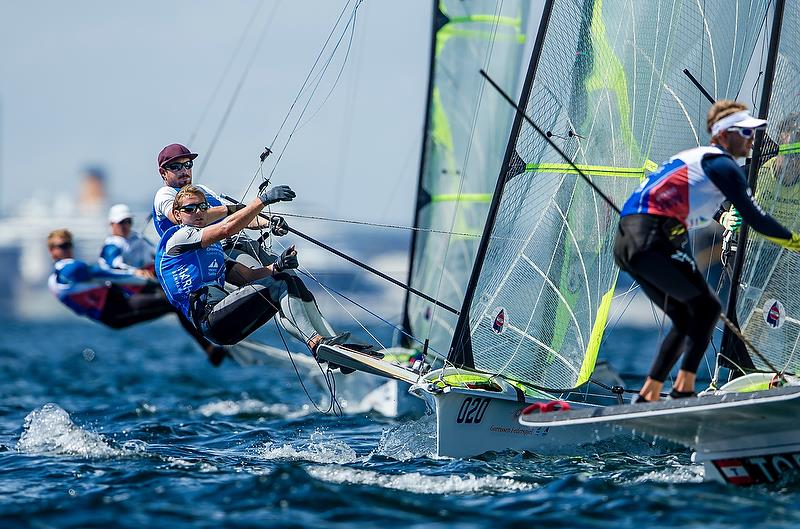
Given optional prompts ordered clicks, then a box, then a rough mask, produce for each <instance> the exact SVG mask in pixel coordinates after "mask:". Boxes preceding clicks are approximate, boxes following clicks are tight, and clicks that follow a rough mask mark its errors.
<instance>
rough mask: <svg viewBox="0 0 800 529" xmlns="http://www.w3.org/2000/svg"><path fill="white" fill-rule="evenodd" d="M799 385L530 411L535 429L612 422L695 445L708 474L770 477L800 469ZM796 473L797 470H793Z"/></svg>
mask: <svg viewBox="0 0 800 529" xmlns="http://www.w3.org/2000/svg"><path fill="white" fill-rule="evenodd" d="M798 415H800V387H797V386H794V387H787V388H779V389H771V390H766V391H754V392H749V393H726V394H721V395H708V396H703V397H701V398H698V399H681V400H677V401H664V402H658V403H653V404H634V405H628V406H611V407H607V408H597V409H594V410H576V411H568V412H554V413H549V414H548V413H546V414H529V415H523V416H522V417H521V418H520V423H521V424H523V425H526V426H528V427H530V428H531V429H533V430H536V429H541V428H550V429H551V430H558V429H562V428H563V429H566V430H569V429H572V428H575V427H576V426H613V425H616V427H617V428H619V429H626V430H630V431H635V432H638V433H645V434H648V435H653V436H658V437H661V438H664V439H668V440H670V441H673V442H676V443H679V444H682V445H684V446H687V447H689V448H691V449H693V450H694V451H695V453H694V455H693V460H694V461H695V462H698V463H703V466H704V468H705V476H706V479H708V480H717V481H723V482H727V483H731V484H734V485H751V484H756V483H774V482H776V481H780V480H782V479H786V478H787V477H788V475H789V474H795V475H800V423H798V422H797V420H796V417H797V416H798ZM795 477H796V476H795Z"/></svg>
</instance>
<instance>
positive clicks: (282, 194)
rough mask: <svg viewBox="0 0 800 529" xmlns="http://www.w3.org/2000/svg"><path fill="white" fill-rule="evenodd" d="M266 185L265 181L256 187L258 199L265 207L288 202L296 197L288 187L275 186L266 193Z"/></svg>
mask: <svg viewBox="0 0 800 529" xmlns="http://www.w3.org/2000/svg"><path fill="white" fill-rule="evenodd" d="M267 187H268V183H267V182H266V181H265V182H263V183H262V184H261V185H260V186H258V198H260V199H261V202H262V203H263V204H264V205H265V206H267V205H269V204H274V203H276V202H290V201H291V200H292V199H293V198H294V197H296V196H297V195H296V194H295V192H294V191H292V188H291V187H289V186H275V187H273V188H272V189H270V190H269V191H267Z"/></svg>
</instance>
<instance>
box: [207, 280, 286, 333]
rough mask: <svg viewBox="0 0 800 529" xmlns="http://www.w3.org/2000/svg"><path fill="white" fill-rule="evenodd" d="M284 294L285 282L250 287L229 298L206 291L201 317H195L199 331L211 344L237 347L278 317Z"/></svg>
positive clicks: (211, 289)
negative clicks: (237, 344) (274, 317)
mask: <svg viewBox="0 0 800 529" xmlns="http://www.w3.org/2000/svg"><path fill="white" fill-rule="evenodd" d="M287 292H288V289H287V285H286V282H285V281H275V280H273V279H272V278H264V279H262V280H259V281H258V282H254V283H250V284H248V285H245V286H243V287H240V288H238V289H236V290H235V291H233V292H231V293H230V294H226V293H225V291H223V290H222V289H220V288H217V287H209V288H208V291H207V294H206V295H207V297H208V299H207V300H205V301H204V302H203V303H204V304H205V308H204V310H203V313H202V314H197V316H196V319H197V321H198V325H199V328H200V330H201V331H202V332H203V334H204V335H205V336H206V337H207V338H208V339H210V340H211V341H213V342H214V343H217V344H220V345H233V344H236V343H238V342H240V341H241V340H243V339H245V338H247V337H248V336H249V335H250V334H251V333H252V332H253V331H255V330H256V329H258V328H259V327H261V326H262V325H264V324H265V323H266V322H267V321H269V320H270V319H271V318H272V317H273V316H275V314H277V313H278V310H279V307H280V299H281V298H282V297H284V296H286V295H287Z"/></svg>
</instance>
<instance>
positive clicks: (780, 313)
mask: <svg viewBox="0 0 800 529" xmlns="http://www.w3.org/2000/svg"><path fill="white" fill-rule="evenodd" d="M762 310H763V311H764V322H765V323H766V324H767V325H768V326H770V327H771V328H773V329H780V328H781V327H783V322H784V321H786V308H785V307H784V306H783V303H781V302H780V301H778V300H777V299H768V300H767V302H766V303H764V307H763V309H762Z"/></svg>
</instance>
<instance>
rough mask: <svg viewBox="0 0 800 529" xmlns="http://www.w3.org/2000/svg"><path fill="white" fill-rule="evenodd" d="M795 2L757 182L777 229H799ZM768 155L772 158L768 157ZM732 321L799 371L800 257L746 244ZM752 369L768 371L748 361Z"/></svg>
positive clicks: (776, 360)
mask: <svg viewBox="0 0 800 529" xmlns="http://www.w3.org/2000/svg"><path fill="white" fill-rule="evenodd" d="M799 90H800V2H798V0H787V1H786V5H785V9H784V14H783V28H782V30H781V33H780V44H779V47H778V55H777V58H776V63H775V78H774V83H773V89H772V97H771V100H770V107H769V115H768V117H769V125H768V127H767V135H768V136H769V138H771V139H772V140H773V141H774V142H776V143H777V144H778V145H777V149H776V148H775V146H774V145H772V149H768V150H767V152H766V153H765V156H763V157H762V160H764V161H763V165H762V166H761V170H760V171H759V173H758V179H757V181H756V192H755V194H756V199H757V201H758V203H759V204H761V206H762V207H763V208H764V209H765V210H766V211H767V212H768V213H770V214H772V215H773V216H774V217H775V218H776V219H778V221H779V222H781V224H783V225H784V226H787V227H789V228H791V229H792V230H793V231H797V230H798V228H800V214H799V213H800V130H798V127H800V114H799V113H800V102H798V99H797V92H798V91H799ZM770 151H771V152H770ZM740 284H741V286H742V290H741V293H740V295H739V298H738V304H737V316H738V317H739V321H740V322H741V323H742V331H743V333H744V335H745V336H746V337H747V338H748V339H749V340H750V341H751V342H752V343H753V344H754V345H755V347H756V348H757V349H758V350H759V351H760V352H761V353H762V354H764V355H765V356H766V357H767V359H769V361H770V362H771V363H772V364H773V365H774V366H775V367H777V368H778V369H781V370H784V371H787V372H789V373H797V372H798V371H799V370H800V351H798V348H799V347H800V255H798V254H796V253H793V252H789V251H787V250H784V249H782V248H781V247H780V246H777V245H775V244H772V243H770V242H768V241H766V240H765V239H763V238H761V237H759V236H757V235H756V236H753V235H752V232H751V236H750V237H749V238H748V243H747V246H746V254H745V265H744V270H743V272H742V279H741V282H740ZM752 360H753V363H754V364H755V366H756V368H759V369H764V370H766V369H768V368H767V366H766V365H765V363H764V362H763V361H762V360H761V359H759V358H756V357H753V358H752Z"/></svg>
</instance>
